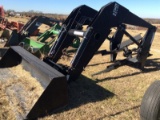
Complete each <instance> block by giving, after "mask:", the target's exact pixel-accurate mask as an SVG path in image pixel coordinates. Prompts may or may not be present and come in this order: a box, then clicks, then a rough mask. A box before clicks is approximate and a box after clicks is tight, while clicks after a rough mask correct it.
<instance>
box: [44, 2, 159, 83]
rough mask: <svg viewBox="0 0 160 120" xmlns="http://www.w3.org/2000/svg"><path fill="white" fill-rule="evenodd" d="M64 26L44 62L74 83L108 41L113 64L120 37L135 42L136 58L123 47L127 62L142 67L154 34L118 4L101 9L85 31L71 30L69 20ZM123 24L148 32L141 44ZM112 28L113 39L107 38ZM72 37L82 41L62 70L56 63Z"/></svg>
mask: <svg viewBox="0 0 160 120" xmlns="http://www.w3.org/2000/svg"><path fill="white" fill-rule="evenodd" d="M74 12H76V11H74ZM85 14H90V13H89V11H88V12H85ZM71 17H72V16H69V17H68V19H69V18H71ZM74 22H75V21H74V20H73V21H72V23H73V24H74ZM65 24H66V25H65V26H63V29H62V32H61V34H60V35H59V38H58V40H57V43H56V44H54V45H53V46H52V48H51V50H50V52H49V56H48V57H46V58H44V61H45V62H46V63H48V64H50V65H51V66H53V67H55V68H58V70H60V71H62V72H63V73H64V74H66V76H67V80H68V81H70V80H76V79H77V78H78V77H79V75H80V74H81V72H82V71H83V70H84V68H85V67H86V66H87V64H88V63H89V61H90V60H91V59H92V57H93V56H94V54H95V53H96V52H97V51H98V49H99V47H100V46H101V45H102V43H103V42H104V41H105V39H107V38H108V39H109V40H110V42H111V44H110V52H108V54H111V61H115V60H116V56H117V52H118V51H119V49H120V45H121V41H122V37H123V35H126V36H128V37H129V38H130V40H131V41H132V43H135V44H136V45H137V46H138V48H137V55H136V56H135V57H132V51H130V50H128V49H126V46H128V45H129V44H128V45H125V47H124V48H123V49H124V53H125V54H126V56H125V57H126V59H127V60H128V61H131V62H134V63H139V66H140V68H143V67H144V65H145V61H146V59H147V57H148V55H149V50H150V47H151V44H152V41H153V38H154V34H155V31H156V27H154V26H152V25H151V24H150V23H148V22H146V21H144V20H143V19H141V18H140V17H138V16H136V15H134V14H133V13H131V12H130V11H129V10H128V9H126V8H125V7H123V6H121V5H120V4H118V3H117V2H111V3H109V4H107V5H105V6H103V7H102V8H101V9H100V10H99V12H98V13H97V14H96V16H95V18H94V19H93V20H92V22H91V23H90V24H89V26H88V28H87V30H86V31H80V30H79V29H72V25H73V24H72V25H70V24H71V21H69V20H66V21H65ZM125 24H130V25H134V26H140V27H144V28H147V31H146V33H145V35H144V37H143V38H142V40H141V41H140V42H139V41H137V40H136V39H135V38H134V37H133V36H132V35H131V34H129V33H128V32H127V31H126V30H125V29H126V27H125V26H126V25H125ZM69 25H70V26H71V27H70V28H69V27H68V26H69ZM113 27H116V28H117V30H116V33H115V34H114V36H113V37H112V38H109V34H110V32H111V28H113ZM68 28H69V29H68ZM74 36H81V37H83V40H82V43H81V45H80V47H79V48H78V50H77V52H76V54H75V56H74V58H73V60H72V62H71V65H70V66H69V67H67V68H66V67H65V69H64V67H59V66H58V65H57V64H55V63H56V62H57V61H58V60H59V59H60V57H61V56H62V50H63V49H64V48H67V47H68V46H69V43H70V42H72V41H70V42H68V38H73V37H74ZM70 40H72V39H70ZM122 45H123V43H122Z"/></svg>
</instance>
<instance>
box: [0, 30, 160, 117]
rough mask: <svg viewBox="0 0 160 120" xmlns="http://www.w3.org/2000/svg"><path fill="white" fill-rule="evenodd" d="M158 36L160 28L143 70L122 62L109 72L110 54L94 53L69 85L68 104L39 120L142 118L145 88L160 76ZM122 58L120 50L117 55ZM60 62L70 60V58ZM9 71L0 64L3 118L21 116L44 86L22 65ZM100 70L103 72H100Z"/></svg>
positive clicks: (134, 32)
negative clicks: (107, 68) (83, 69)
mask: <svg viewBox="0 0 160 120" xmlns="http://www.w3.org/2000/svg"><path fill="white" fill-rule="evenodd" d="M129 32H130V33H131V34H134V35H136V34H138V33H142V34H143V33H144V31H143V30H129ZM125 39H126V37H125ZM159 39H160V32H157V33H156V35H155V38H154V41H153V44H152V47H151V50H150V53H151V54H153V55H152V56H150V57H149V58H148V60H147V61H146V65H145V70H144V71H141V70H139V69H137V68H135V66H129V65H123V66H120V67H118V68H116V69H114V70H112V71H109V72H107V71H105V69H106V67H107V66H108V65H110V64H111V63H109V56H101V55H95V56H94V57H93V59H92V60H91V61H90V63H89V64H88V66H87V67H86V68H85V71H84V72H83V73H82V75H81V76H80V77H79V79H78V80H76V81H74V82H72V83H70V84H69V85H68V86H69V90H68V91H69V98H70V99H69V104H68V105H67V106H66V107H65V108H62V109H60V110H58V111H56V113H54V114H52V115H49V116H46V117H44V118H39V120H53V119H54V120H64V119H65V120H139V119H140V115H139V110H140V105H141V100H142V97H143V95H144V92H145V91H146V89H147V88H148V86H149V85H150V84H151V83H152V82H153V81H155V80H158V79H159V80H160V74H159V73H160V49H159V46H160V42H159ZM108 48H109V42H108V41H105V42H104V44H103V45H102V46H101V48H100V49H102V50H103V49H108ZM122 58H123V56H122V53H119V54H118V57H117V59H122ZM59 62H61V63H62V62H63V63H68V59H63V60H60V61H59ZM6 71H10V73H8V72H6ZM6 71H5V70H4V69H3V68H0V75H1V77H0V119H2V120H3V119H5V120H14V119H20V118H23V117H24V116H25V115H24V114H26V113H27V112H28V110H29V108H30V107H31V106H32V105H33V103H34V102H35V101H36V100H37V99H38V98H37V97H38V96H39V95H40V94H41V92H42V91H43V88H42V87H41V85H40V84H39V83H38V82H37V81H36V79H34V78H32V77H31V76H30V74H29V73H28V72H26V71H24V70H23V69H22V67H21V66H17V67H13V68H9V70H6ZM99 71H103V72H102V73H99V74H97V73H98V72H99ZM13 73H14V75H12V74H13ZM16 86H19V87H16ZM15 88H16V89H15ZM18 88H19V89H18ZM20 88H22V89H20ZM33 88H34V90H33ZM21 90H25V91H21ZM26 91H27V92H26ZM16 92H17V93H16ZM24 92H25V94H24ZM21 94H22V95H21ZM17 96H18V97H17ZM17 98H18V99H17ZM21 101H23V102H21ZM26 106H27V107H26ZM28 106H29V107H28ZM17 111H18V112H17Z"/></svg>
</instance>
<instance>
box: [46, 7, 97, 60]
mask: <svg viewBox="0 0 160 120" xmlns="http://www.w3.org/2000/svg"><path fill="white" fill-rule="evenodd" d="M96 14H97V11H96V10H94V9H92V8H90V7H88V6H86V5H81V6H79V7H77V8H75V9H74V10H73V11H72V12H71V13H70V15H69V16H68V17H67V19H66V20H65V22H64V23H63V25H62V29H61V32H60V34H59V36H58V39H57V41H56V42H55V44H54V45H53V46H52V47H51V50H50V52H49V54H50V56H49V57H50V58H51V59H52V60H53V61H54V62H57V61H58V59H59V58H60V57H61V56H62V51H63V49H64V48H68V47H69V45H71V44H72V42H73V40H74V39H75V38H76V37H75V36H71V35H69V34H68V32H69V30H70V29H77V30H81V29H82V26H83V25H89V24H90V23H91V21H92V20H93V18H94V17H95V15H96Z"/></svg>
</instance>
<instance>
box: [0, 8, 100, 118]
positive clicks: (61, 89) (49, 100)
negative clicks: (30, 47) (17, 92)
mask: <svg viewBox="0 0 160 120" xmlns="http://www.w3.org/2000/svg"><path fill="white" fill-rule="evenodd" d="M86 10H87V11H88V13H86V12H85V11H86ZM96 13H97V11H96V10H94V9H92V8H90V7H88V6H85V5H83V6H80V7H77V8H75V9H74V10H73V11H72V12H71V14H70V16H69V17H68V18H67V19H66V21H67V22H66V23H67V24H65V23H64V24H63V26H65V25H68V27H69V28H70V27H71V28H75V29H79V30H81V29H82V26H83V25H88V24H89V23H91V21H92V20H93V18H94V17H95V15H96ZM74 20H75V21H74ZM69 21H70V24H68V22H69ZM73 22H74V24H73ZM15 35H17V34H15ZM17 37H19V36H17ZM22 38H23V37H22ZM19 40H20V39H19ZM10 43H11V42H10ZM13 44H14V43H13ZM13 44H12V45H13ZM0 55H1V56H0V57H1V60H0V69H1V73H0V77H1V78H2V79H3V77H4V75H3V73H4V72H3V71H2V69H3V70H4V71H5V73H11V71H10V70H9V68H13V67H14V66H18V65H21V66H22V67H23V69H24V70H26V71H29V72H30V73H31V75H32V76H33V78H36V80H37V82H38V83H40V85H41V86H42V87H43V88H44V91H43V92H42V94H41V95H40V96H39V98H38V100H37V101H35V103H34V104H33V106H32V107H30V108H29V110H28V111H25V112H24V113H23V114H24V115H23V116H25V118H24V117H22V118H21V119H37V118H38V117H41V116H44V115H49V114H50V113H52V112H53V111H55V110H57V109H58V108H61V107H63V106H66V105H67V103H68V89H67V87H68V86H67V79H66V76H65V75H64V74H63V73H61V72H59V71H58V70H56V69H55V68H53V67H52V66H50V65H49V64H47V63H45V62H43V61H42V60H40V59H38V58H37V57H35V56H34V55H32V54H31V53H30V52H28V51H27V50H25V49H24V48H23V47H21V46H10V48H9V49H7V48H5V47H4V48H1V49H0ZM11 74H13V75H12V76H11V77H13V76H14V77H16V76H17V75H15V73H14V72H12V73H11Z"/></svg>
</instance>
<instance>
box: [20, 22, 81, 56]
mask: <svg viewBox="0 0 160 120" xmlns="http://www.w3.org/2000/svg"><path fill="white" fill-rule="evenodd" d="M60 30H61V26H60V25H59V24H57V23H56V24H55V25H54V26H52V27H51V28H50V29H48V30H46V31H45V32H44V33H42V34H41V35H40V36H39V37H38V38H37V39H36V40H33V39H31V38H29V37H26V38H24V39H23V40H22V42H20V43H19V45H20V46H22V47H24V48H25V49H26V50H28V51H30V52H31V53H32V54H34V55H36V56H37V57H41V55H46V54H48V52H49V50H50V48H51V46H52V44H53V43H54V42H55V41H56V40H57V38H58V34H59V32H60ZM50 37H51V38H52V39H51V40H48V39H49V38H50ZM79 44H80V39H79V38H78V37H77V38H76V39H75V40H74V41H73V43H72V44H71V46H72V47H73V48H78V47H79Z"/></svg>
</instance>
